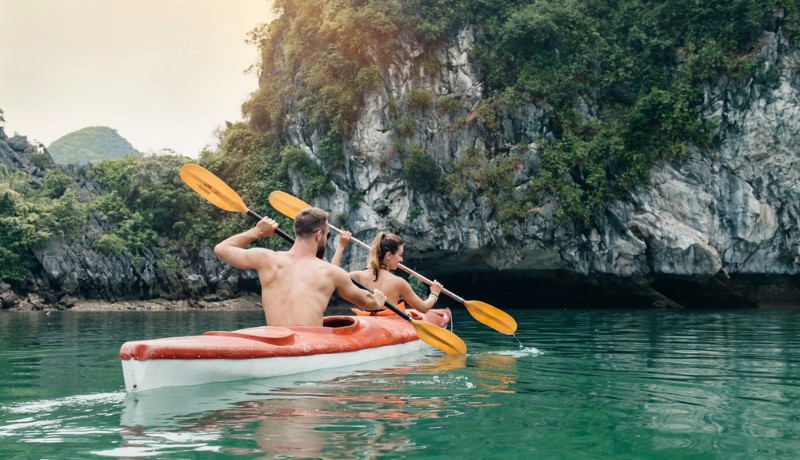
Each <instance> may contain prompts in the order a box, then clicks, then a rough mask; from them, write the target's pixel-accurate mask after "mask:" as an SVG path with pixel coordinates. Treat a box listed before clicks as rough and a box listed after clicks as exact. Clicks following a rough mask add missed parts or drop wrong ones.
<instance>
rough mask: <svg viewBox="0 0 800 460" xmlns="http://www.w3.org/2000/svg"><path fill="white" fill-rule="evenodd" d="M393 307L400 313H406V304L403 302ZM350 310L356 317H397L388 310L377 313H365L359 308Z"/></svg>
mask: <svg viewBox="0 0 800 460" xmlns="http://www.w3.org/2000/svg"><path fill="white" fill-rule="evenodd" d="M395 306H396V307H397V309H398V310H400V311H406V303H405V302H400V303H398V304H397V305H395ZM351 310H353V313H355V314H356V315H358V316H395V315H397V313H395V312H393V311H392V310H389V309H388V308H387V309H386V310H377V311H366V310H362V309H360V308H351Z"/></svg>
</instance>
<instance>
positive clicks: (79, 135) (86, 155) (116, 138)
mask: <svg viewBox="0 0 800 460" xmlns="http://www.w3.org/2000/svg"><path fill="white" fill-rule="evenodd" d="M47 151H48V152H50V155H51V156H52V157H53V160H54V161H55V162H56V163H59V164H71V163H80V164H87V163H92V164H94V163H98V162H100V161H102V160H115V159H117V158H123V157H125V156H132V157H135V158H141V157H142V154H141V153H139V151H138V150H136V149H135V148H133V146H132V145H131V144H130V142H128V141H127V140H126V139H125V138H124V137H122V136H120V135H119V133H117V130H115V129H111V128H108V127H105V126H91V127H88V128H83V129H80V130H78V131H75V132H72V133H69V134H67V135H65V136H62V137H61V138H59V139H57V140H55V141H53V143H52V144H50V145H49V146H48V147H47Z"/></svg>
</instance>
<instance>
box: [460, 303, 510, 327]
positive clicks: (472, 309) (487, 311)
mask: <svg viewBox="0 0 800 460" xmlns="http://www.w3.org/2000/svg"><path fill="white" fill-rule="evenodd" d="M464 306H465V307H467V310H468V311H469V314H470V315H472V317H473V318H475V319H476V320H478V321H480V322H481V323H483V324H485V325H487V326H489V327H491V328H492V329H494V330H495V331H497V332H502V333H503V334H506V335H511V334H513V333H515V332H517V322H516V321H514V318H512V317H511V315H509V314H508V313H506V312H504V311H503V310H500V309H499V308H496V307H493V306H491V305H489V304H488V303H486V302H481V301H480V300H465V301H464Z"/></svg>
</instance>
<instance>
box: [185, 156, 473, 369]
mask: <svg viewBox="0 0 800 460" xmlns="http://www.w3.org/2000/svg"><path fill="white" fill-rule="evenodd" d="M180 176H181V179H182V180H183V181H184V182H185V183H186V185H188V186H189V188H191V189H192V190H194V191H195V192H197V193H198V194H199V195H200V196H202V197H203V198H205V199H206V200H207V201H209V202H210V203H211V204H213V205H215V206H217V207H219V208H221V209H224V210H226V211H232V212H242V213H245V214H247V215H248V216H250V217H252V218H254V219H256V220H261V216H259V215H258V214H256V213H255V212H253V211H251V210H250V209H248V208H247V206H246V205H245V204H244V201H242V198H241V197H240V196H239V195H238V194H237V193H236V192H234V191H233V189H231V188H230V187H228V184H226V183H225V182H223V181H222V180H221V179H220V178H218V177H217V176H215V175H214V174H213V173H211V172H210V171H208V170H207V169H205V168H203V167H202V166H200V165H197V164H194V163H189V164H185V165H183V166H182V167H181V169H180ZM275 233H276V234H277V235H278V236H280V237H281V238H283V239H284V240H286V241H288V242H289V243H290V244H294V238H292V237H291V236H289V235H287V234H286V233H285V232H283V231H282V230H281V229H276V230H275ZM352 281H353V283H354V284H355V285H356V286H358V287H359V288H361V289H364V290H366V291H368V292H372V291H370V290H369V289H368V288H366V287H365V286H364V285H362V284H361V283H359V282H358V281H356V280H352ZM384 305H385V306H386V307H387V308H389V309H390V310H392V311H393V312H395V313H397V314H398V315H399V316H400V317H402V318H403V319H405V320H406V321H408V322H410V323H411V325H412V326H414V331H416V333H417V336H418V337H419V338H420V340H422V341H423V342H425V343H427V344H428V345H431V346H434V347H436V348H438V349H439V350H441V351H443V352H445V353H447V354H449V355H456V354H463V353H466V352H467V345H466V344H465V343H464V341H463V340H461V339H460V338H459V337H458V336H457V335H455V334H454V333H452V332H450V331H448V330H447V329H443V328H441V327H438V326H436V325H434V324H431V323H426V322H425V321H418V320H415V319H413V318H411V317H410V316H408V315H407V314H406V313H405V312H403V311H401V310H400V309H398V308H397V307H395V306H394V305H392V304H391V303H389V302H384Z"/></svg>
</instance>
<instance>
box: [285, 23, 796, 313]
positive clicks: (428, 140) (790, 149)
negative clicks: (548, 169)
mask: <svg viewBox="0 0 800 460" xmlns="http://www.w3.org/2000/svg"><path fill="white" fill-rule="evenodd" d="M473 41H474V39H473V31H472V30H471V29H469V28H467V29H464V30H462V31H461V32H460V33H459V34H458V36H457V37H456V38H455V39H453V40H452V41H451V42H450V43H448V44H447V45H446V46H443V47H442V48H441V49H438V50H435V51H434V52H433V55H434V56H435V58H436V59H437V60H438V62H439V64H440V68H441V69H442V71H441V72H440V73H439V74H437V75H436V76H430V73H426V72H425V71H424V68H423V64H422V60H420V59H417V57H418V56H417V54H415V50H417V49H418V47H417V46H416V45H414V44H408V45H407V46H406V47H405V48H404V49H403V50H401V51H400V52H398V54H397V56H396V57H395V59H394V61H393V63H392V64H391V65H389V66H388V68H386V69H385V70H384V72H383V74H382V77H383V82H384V86H383V87H382V88H381V89H380V90H379V91H378V92H377V93H376V94H374V95H372V96H371V97H370V99H369V100H368V103H367V104H366V108H365V109H364V110H363V111H362V113H361V115H360V118H359V119H358V122H357V123H356V126H355V129H354V132H353V133H352V135H351V136H349V138H348V139H347V142H346V146H345V154H346V159H347V161H346V165H345V168H344V170H343V171H342V172H341V173H339V174H337V175H336V177H335V179H336V185H337V193H335V194H334V195H333V196H332V197H327V198H322V199H320V200H318V201H316V202H315V204H317V205H319V206H320V207H323V208H326V209H334V210H338V209H346V208H347V206H348V201H347V193H346V190H349V189H357V190H363V191H364V192H365V193H366V195H365V197H364V200H363V201H364V203H365V204H364V205H362V206H361V207H359V208H358V209H357V210H356V211H355V212H351V213H350V214H349V217H348V220H347V221H346V222H342V225H344V226H345V227H346V228H348V229H351V230H352V231H353V232H354V234H355V235H356V237H358V238H360V239H362V240H365V241H369V240H370V239H371V238H372V236H373V235H374V233H375V232H376V230H378V229H390V230H392V231H395V232H397V233H399V234H401V235H402V236H403V237H404V238H405V239H406V241H407V242H408V245H407V249H406V258H407V259H411V260H412V264H413V265H416V266H417V267H420V268H422V267H424V269H425V271H426V273H429V274H432V275H436V276H439V277H440V278H442V279H444V280H445V281H446V282H448V283H449V286H450V287H452V288H460V289H462V290H463V291H466V292H467V293H470V292H471V293H472V294H474V295H476V296H477V295H479V293H481V292H482V294H480V295H483V296H484V298H485V297H486V296H487V295H488V296H489V297H490V298H492V297H494V298H497V299H503V300H508V299H511V298H514V297H515V296H516V298H517V300H516V302H519V301H521V300H520V299H519V298H520V297H523V298H528V299H529V300H525V301H523V302H524V304H525V305H547V306H556V307H558V306H581V305H584V306H596V305H599V304H602V305H609V306H613V305H618V306H623V305H640V306H645V305H652V306H661V307H679V306H692V307H706V306H708V307H713V306H755V305H762V306H766V305H774V304H784V303H788V304H798V303H800V290H798V283H797V275H798V271H799V270H800V246H799V245H800V232H799V231H798V219H799V218H800V209H798V203H799V201H798V198H799V197H798V195H799V194H800V189H798V187H797V184H796V182H797V177H798V172H799V171H800V165H799V164H798V155H799V154H800V136H798V129H799V128H800V98H798V82H799V80H798V74H797V71H796V69H797V68H798V58H799V57H800V53H799V52H798V50H796V49H794V48H791V47H789V45H788V43H787V42H786V41H785V40H784V39H783V38H782V36H781V35H780V33H766V34H765V36H764V39H763V40H762V41H761V44H762V48H761V50H760V53H759V56H758V62H759V68H758V70H757V72H756V74H755V75H754V76H752V77H748V78H746V79H742V80H734V79H729V78H725V77H721V78H718V79H717V80H716V81H714V82H713V84H708V85H707V87H706V88H705V97H704V101H703V105H702V107H700V108H699V109H700V113H701V114H702V116H703V117H704V118H705V119H706V121H710V122H712V123H713V125H714V126H715V131H714V133H713V134H714V136H715V139H716V140H717V142H715V143H714V144H713V145H712V146H711V147H708V148H703V149H701V148H693V149H692V151H691V152H690V154H689V155H688V157H686V158H685V159H683V160H676V161H675V162H662V163H660V164H658V165H657V166H656V167H655V168H654V169H653V171H652V181H651V182H650V184H649V185H645V186H640V187H638V188H636V189H635V190H631V191H630V192H629V193H628V194H627V196H624V197H623V198H622V199H619V200H616V201H613V202H609V203H607V206H605V207H604V208H602V209H597V210H596V212H595V214H594V218H593V223H592V225H591V226H590V228H588V229H581V230H576V229H574V228H573V227H571V226H558V225H556V224H555V221H554V212H555V210H556V209H557V207H558V203H556V202H543V203H541V206H540V207H539V209H537V210H536V211H537V212H532V213H530V214H529V215H528V217H526V218H524V219H520V220H517V221H515V222H513V225H511V226H510V227H509V226H505V227H504V226H502V225H501V224H500V219H499V218H498V216H497V210H495V209H492V207H491V206H489V204H488V203H487V202H486V200H485V199H484V198H483V197H481V196H480V195H479V194H478V193H476V191H475V185H474V184H469V183H467V184H466V185H467V187H468V188H469V190H471V193H469V194H468V195H467V196H466V197H464V198H463V199H459V200H456V199H453V198H451V197H446V196H443V195H442V194H440V193H437V192H436V191H430V192H424V193H421V192H419V191H415V190H414V189H413V188H411V187H409V186H408V184H407V183H406V182H405V181H404V180H403V175H402V173H401V168H402V166H401V164H400V162H399V160H398V159H397V158H395V157H393V156H392V155H391V154H390V152H392V150H393V145H392V142H393V138H394V136H393V134H395V133H394V132H393V130H395V129H397V128H396V126H395V125H394V124H392V122H391V114H390V105H391V104H390V101H391V100H403V99H404V98H407V97H408V96H409V94H410V92H411V91H413V90H419V89H421V90H424V91H426V92H428V93H430V94H432V95H433V97H434V99H435V100H438V99H441V98H444V97H448V98H456V99H458V100H459V101H461V102H462V103H463V108H461V109H459V110H458V111H457V112H456V113H455V114H454V113H453V112H452V111H445V110H441V109H439V108H435V109H433V110H429V111H426V112H425V113H422V114H419V115H418V117H417V123H418V126H417V127H418V129H417V130H416V134H414V138H413V139H411V142H413V143H416V144H417V145H420V146H422V147H423V148H424V149H425V151H426V152H428V153H429V154H431V155H432V156H433V157H434V159H435V160H436V162H437V164H438V166H439V167H440V168H441V169H442V171H444V172H447V171H448V170H449V169H451V164H452V162H453V161H454V158H455V154H456V153H457V152H458V151H459V150H462V149H464V148H467V147H472V146H481V147H482V146H483V144H484V143H485V140H484V139H486V138H487V136H485V135H481V134H482V133H481V132H480V130H481V129H482V127H481V126H480V125H479V124H478V123H469V120H470V115H471V113H472V110H473V109H474V108H475V106H476V104H477V103H478V102H479V101H480V100H481V99H482V97H483V96H484V94H483V88H482V85H481V75H480V74H479V73H478V71H477V70H476V68H475V67H474V66H473V65H472V64H471V63H470V60H469V58H468V56H469V50H470V48H471V47H472V46H473ZM576 104H580V105H581V106H582V107H583V110H582V111H583V113H584V116H585V117H592V116H593V109H592V105H593V104H592V101H576ZM548 114H549V112H548V110H547V108H546V107H539V106H536V105H530V106H527V107H524V108H523V109H522V110H515V111H514V112H513V113H510V112H508V113H507V112H503V111H502V110H500V112H499V113H498V116H499V119H500V128H499V133H498V134H497V135H494V136H492V137H491V139H492V140H493V141H494V142H495V145H487V146H485V147H486V148H489V149H492V150H493V151H495V152H503V151H505V152H517V153H520V154H521V157H522V158H523V160H524V161H523V165H522V166H521V170H520V171H518V172H517V174H521V175H527V176H535V174H536V173H537V168H538V160H539V156H538V153H539V148H540V145H541V143H543V142H548V141H549V140H551V137H552V134H551V133H550V130H549V128H548V126H549V124H548ZM458 117H462V119H466V120H467V122H466V123H461V124H456V123H454V120H455V119H456V118H458ZM303 119H304V118H303V114H302V113H294V114H292V123H290V124H289V127H288V128H287V137H288V138H289V139H290V140H291V142H292V143H294V144H295V145H298V146H301V147H302V148H304V149H305V150H306V152H307V153H309V154H310V155H312V156H314V155H316V154H317V148H318V145H317V143H316V141H317V138H318V137H319V136H318V134H317V133H315V132H308V127H307V126H306V125H305V124H304V123H303ZM454 126H455V129H454ZM520 148H524V149H526V152H519V149H520ZM302 180H303V178H302V176H301V175H299V174H298V175H295V182H294V185H295V190H294V191H295V192H296V193H297V192H299V190H300V185H301V183H302ZM465 180H466V179H465ZM363 256H364V253H363V252H356V253H355V256H354V257H353V258H351V259H350V262H349V263H350V266H351V267H352V268H359V267H360V266H361V265H362V257H363ZM346 260H347V259H346ZM484 282H491V283H492V284H491V287H492V288H491V289H488V290H489V291H491V292H490V293H487V292H486V291H487V288H486V285H485V284H481V283H484ZM501 293H504V294H505V295H504V294H501ZM462 295H467V294H462ZM517 304H519V303H517Z"/></svg>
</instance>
